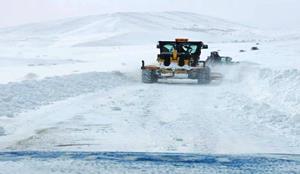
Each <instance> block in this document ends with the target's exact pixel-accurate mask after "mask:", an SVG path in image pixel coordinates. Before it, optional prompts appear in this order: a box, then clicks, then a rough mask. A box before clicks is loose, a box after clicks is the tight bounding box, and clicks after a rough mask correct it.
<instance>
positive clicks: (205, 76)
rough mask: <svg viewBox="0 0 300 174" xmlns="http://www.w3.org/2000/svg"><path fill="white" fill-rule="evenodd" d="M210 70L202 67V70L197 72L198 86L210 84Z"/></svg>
mask: <svg viewBox="0 0 300 174" xmlns="http://www.w3.org/2000/svg"><path fill="white" fill-rule="evenodd" d="M210 81H211V78H210V68H209V67H204V68H202V69H199V72H198V84H208V83H210Z"/></svg>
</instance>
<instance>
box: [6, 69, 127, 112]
mask: <svg viewBox="0 0 300 174" xmlns="http://www.w3.org/2000/svg"><path fill="white" fill-rule="evenodd" d="M127 80H128V79H127V78H126V77H125V76H124V75H122V74H121V73H118V72H115V73H97V72H91V73H84V74H73V75H68V76H60V77H51V78H46V79H43V80H39V81H37V80H28V81H23V82H20V83H8V84H1V85H0V116H8V117H12V116H15V114H17V113H20V112H23V111H26V110H29V109H36V108H38V107H39V106H41V105H47V104H50V103H53V102H55V101H59V100H64V99H67V98H69V97H75V96H78V95H81V94H85V93H91V92H95V91H97V90H99V89H104V90H105V89H109V88H111V87H114V86H118V85H122V84H124V83H126V82H127Z"/></svg>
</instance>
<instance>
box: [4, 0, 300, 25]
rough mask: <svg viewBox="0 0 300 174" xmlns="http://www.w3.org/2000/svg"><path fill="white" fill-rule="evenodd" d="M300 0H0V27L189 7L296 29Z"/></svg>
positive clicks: (299, 20)
mask: <svg viewBox="0 0 300 174" xmlns="http://www.w3.org/2000/svg"><path fill="white" fill-rule="evenodd" d="M299 7H300V0H0V27H5V26H12V25H19V24H24V23H31V22H40V21H45V20H53V19H59V18H65V17H71V16H83V15H90V14H101V13H111V12H118V11H173V10H176V11H189V12H195V13H199V14H205V15H209V16H214V17H220V18H224V19H228V20H231V21H234V22H238V23H242V24H246V25H251V26H254V27H259V28H269V29H272V28H279V29H280V28H281V29H285V28H289V29H300V11H299Z"/></svg>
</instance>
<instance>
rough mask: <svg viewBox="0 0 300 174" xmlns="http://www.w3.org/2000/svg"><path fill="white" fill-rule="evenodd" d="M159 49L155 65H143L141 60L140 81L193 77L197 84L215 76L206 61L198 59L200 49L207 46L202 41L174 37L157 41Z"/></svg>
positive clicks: (149, 81) (152, 81)
mask: <svg viewBox="0 0 300 174" xmlns="http://www.w3.org/2000/svg"><path fill="white" fill-rule="evenodd" d="M157 48H158V49H159V50H160V52H159V54H158V56H157V64H156V65H145V62H144V61H142V67H141V69H142V82H143V83H155V82H157V81H158V79H169V78H172V79H194V80H197V83H198V84H208V83H210V82H211V80H213V79H215V78H219V77H216V75H215V74H213V73H211V69H210V67H208V66H207V65H206V61H200V55H201V50H202V49H207V48H208V46H207V45H205V44H204V43H203V42H202V41H189V40H188V39H175V41H159V42H158V45H157Z"/></svg>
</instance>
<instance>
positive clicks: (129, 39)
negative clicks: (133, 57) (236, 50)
mask: <svg viewBox="0 0 300 174" xmlns="http://www.w3.org/2000/svg"><path fill="white" fill-rule="evenodd" d="M0 35H1V36H2V37H1V38H0V39H1V40H0V44H3V43H5V44H11V45H19V46H26V45H27V46H28V45H35V46H62V45H64V46H115V45H117V46H118V45H134V44H145V43H153V42H156V41H157V40H164V39H166V40H169V39H174V38H175V37H189V38H193V39H195V40H205V41H207V42H229V41H257V40H261V39H267V37H266V36H262V34H261V33H260V32H259V31H258V30H256V29H254V28H250V27H247V26H243V25H239V24H235V23H232V22H228V21H225V20H222V19H218V18H212V17H208V16H202V15H199V14H196V13H187V12H157V13H154V12H153V13H134V12H123V13H113V14H104V15H95V16H85V17H77V18H71V19H63V20H58V21H52V22H44V23H37V24H28V25H24V26H18V27H10V28H5V29H1V30H0Z"/></svg>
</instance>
